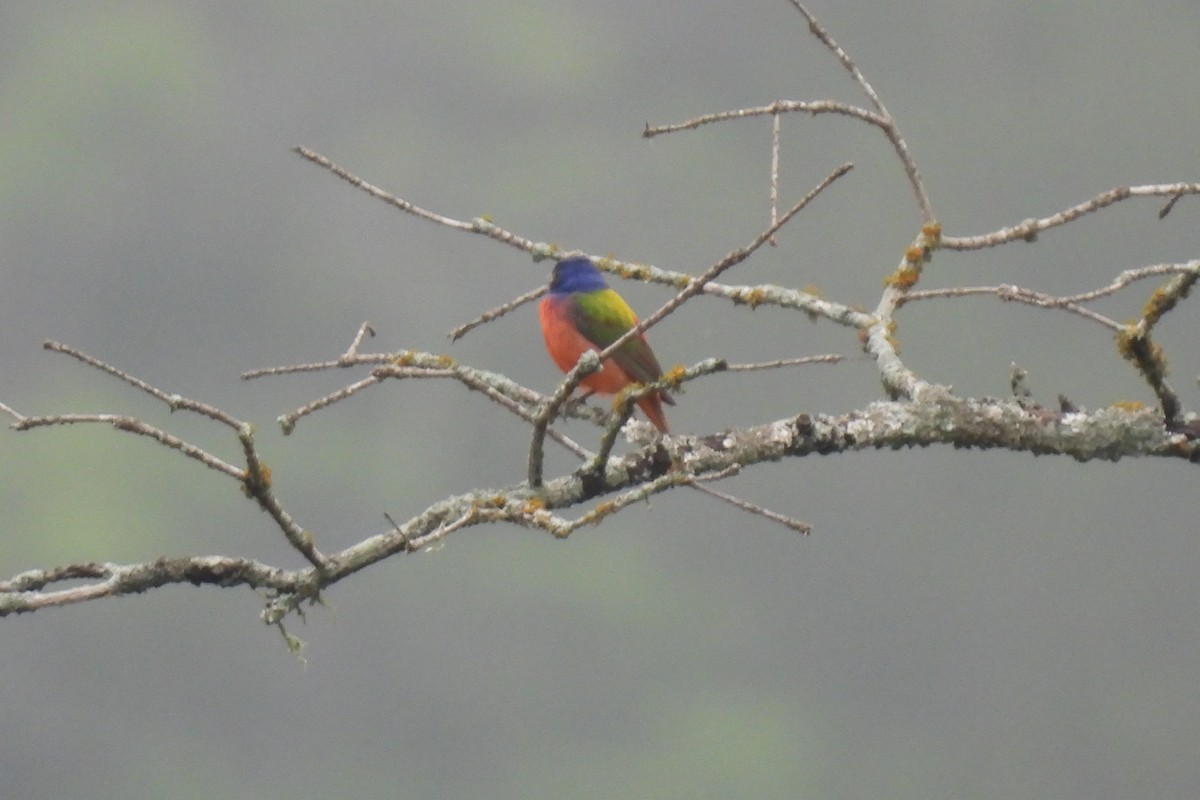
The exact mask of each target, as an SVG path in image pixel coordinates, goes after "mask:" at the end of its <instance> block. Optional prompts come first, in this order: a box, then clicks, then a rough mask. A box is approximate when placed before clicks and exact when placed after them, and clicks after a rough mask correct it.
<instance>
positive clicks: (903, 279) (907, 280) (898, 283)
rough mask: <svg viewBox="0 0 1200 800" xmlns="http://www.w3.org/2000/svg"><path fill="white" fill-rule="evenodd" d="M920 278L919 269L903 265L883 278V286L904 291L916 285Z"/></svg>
mask: <svg viewBox="0 0 1200 800" xmlns="http://www.w3.org/2000/svg"><path fill="white" fill-rule="evenodd" d="M920 278H921V271H920V270H918V269H914V268H913V267H911V266H909V265H907V264H906V265H905V266H903V267H901V268H900V269H898V270H896V271H895V272H893V273H892V274H891V275H888V276H887V277H886V278H884V279H883V285H884V286H890V287H891V288H893V289H899V290H900V291H902V292H906V291H908V290H909V289H911V288H912V287H913V286H915V285H916V283H917V281H918V280H920Z"/></svg>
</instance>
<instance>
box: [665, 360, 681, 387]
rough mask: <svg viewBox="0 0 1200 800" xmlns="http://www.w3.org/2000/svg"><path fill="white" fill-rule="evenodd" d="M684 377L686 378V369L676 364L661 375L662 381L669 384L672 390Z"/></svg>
mask: <svg viewBox="0 0 1200 800" xmlns="http://www.w3.org/2000/svg"><path fill="white" fill-rule="evenodd" d="M685 377H687V367H685V366H683V365H682V364H676V365H675V366H673V367H671V368H670V369H669V370H667V371H666V372H664V373H663V376H662V379H663V380H664V381H666V382H667V383H669V384H671V386H672V388H676V389H677V388H679V384H680V383H682V382H683V379H684V378H685Z"/></svg>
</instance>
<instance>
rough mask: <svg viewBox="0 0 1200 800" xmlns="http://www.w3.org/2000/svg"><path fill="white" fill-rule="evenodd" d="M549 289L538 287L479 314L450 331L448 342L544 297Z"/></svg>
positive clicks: (456, 339) (547, 287) (454, 340)
mask: <svg viewBox="0 0 1200 800" xmlns="http://www.w3.org/2000/svg"><path fill="white" fill-rule="evenodd" d="M549 289H550V287H549V286H539V287H538V288H536V289H534V290H533V291H532V292H526V293H525V294H523V295H521V296H520V297H515V298H513V299H512V300H509V301H508V302H507V303H503V304H501V305H498V306H496V307H495V308H491V309H488V310H487V311H485V312H483V313H482V314H480V315H479V316H478V317H476V318H475V319H473V320H471V321H470V322H465V323H463V324H462V325H459V326H458V327H457V328H455V329H454V330H452V331H450V341H452V342H456V341H458V340H459V339H461V338H462V337H463V336H464V335H465V334H467V333H469V332H470V331H472V330H474V329H475V328H478V327H479V326H480V325H483V324H484V323H487V322H491V321H492V320H494V319H499V318H500V317H502V316H504V315H505V314H507V313H508V312H510V311H513V310H515V309H517V308H520V307H521V306H523V305H525V304H526V303H530V302H532V301H534V300H537V299H538V298H539V297H541V296H542V295H544V294H545V293H546V292H547V291H548V290H549Z"/></svg>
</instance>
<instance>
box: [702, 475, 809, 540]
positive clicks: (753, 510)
mask: <svg viewBox="0 0 1200 800" xmlns="http://www.w3.org/2000/svg"><path fill="white" fill-rule="evenodd" d="M722 477H724V476H722ZM707 480H713V478H710V477H708V476H703V475H702V476H698V477H696V478H695V479H693V480H692V482H691V484H690V485H691V487H692V488H693V489H695V490H696V491H698V492H703V493H704V494H706V495H708V496H710V497H715V498H717V499H718V500H721V501H722V502H725V503H728V504H729V505H731V506H733V507H734V508H740V509H741V510H742V511H746V512H748V513H750V514H755V515H757V516H760V517H763V518H765V519H769V520H771V521H772V522H778V523H779V524H780V525H783V526H784V527H786V528H789V529H790V530H793V531H796V532H797V533H802V534H804V535H805V536H808V535H809V534H810V533H812V525H809V524H808V523H807V522H801V521H800V520H798V519H792V518H791V517H787V516H784V515H783V514H780V513H777V512H775V511H771V510H770V509H768V508H763V507H762V506H759V505H755V504H754V503H751V502H749V501H748V500H743V499H741V498H740V497H734V496H733V495H731V494H726V493H725V492H722V491H720V490H718V489H714V488H713V487H711V486H705V485H704V484H703V483H701V481H707Z"/></svg>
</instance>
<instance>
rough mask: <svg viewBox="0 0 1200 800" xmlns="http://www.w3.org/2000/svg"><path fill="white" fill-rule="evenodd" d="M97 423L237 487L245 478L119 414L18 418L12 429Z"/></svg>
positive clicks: (219, 461) (236, 470)
mask: <svg viewBox="0 0 1200 800" xmlns="http://www.w3.org/2000/svg"><path fill="white" fill-rule="evenodd" d="M88 423H99V424H101V425H111V426H112V427H114V428H116V429H117V430H119V431H125V432H126V433H132V434H135V435H137V436H145V437H147V438H149V439H153V440H154V441H156V442H158V443H159V444H161V445H163V446H165V447H169V448H170V449H172V450H178V451H179V452H180V453H183V454H184V455H185V456H187V457H188V458H191V459H195V460H196V461H199V462H200V463H201V464H203V465H204V466H206V467H208V468H209V469H215V470H216V471H217V472H223V473H225V474H226V475H228V476H229V477H231V478H233V479H234V480H236V481H238V482H239V483H240V482H242V481H244V480H245V478H246V471H245V470H243V469H241V468H240V467H235V466H233V465H232V464H230V463H228V462H226V461H223V460H222V459H220V458H218V457H217V456H214V455H213V454H212V453H210V452H208V451H207V450H204V449H202V448H199V447H197V446H196V445H194V444H189V443H188V442H185V441H184V440H183V439H180V438H179V437H178V436H175V435H174V434H170V433H167V432H166V431H164V430H162V429H161V428H156V427H154V426H153V425H148V424H146V423H145V422H142V421H141V420H140V419H137V418H136V417H128V416H124V415H121V414H56V415H54V416H46V417H24V416H22V417H19V419H18V420H17V422H16V423H14V424H13V426H12V427H13V429H14V430H18V431H27V430H32V429H33V428H47V427H52V426H57V425H77V424H88Z"/></svg>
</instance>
